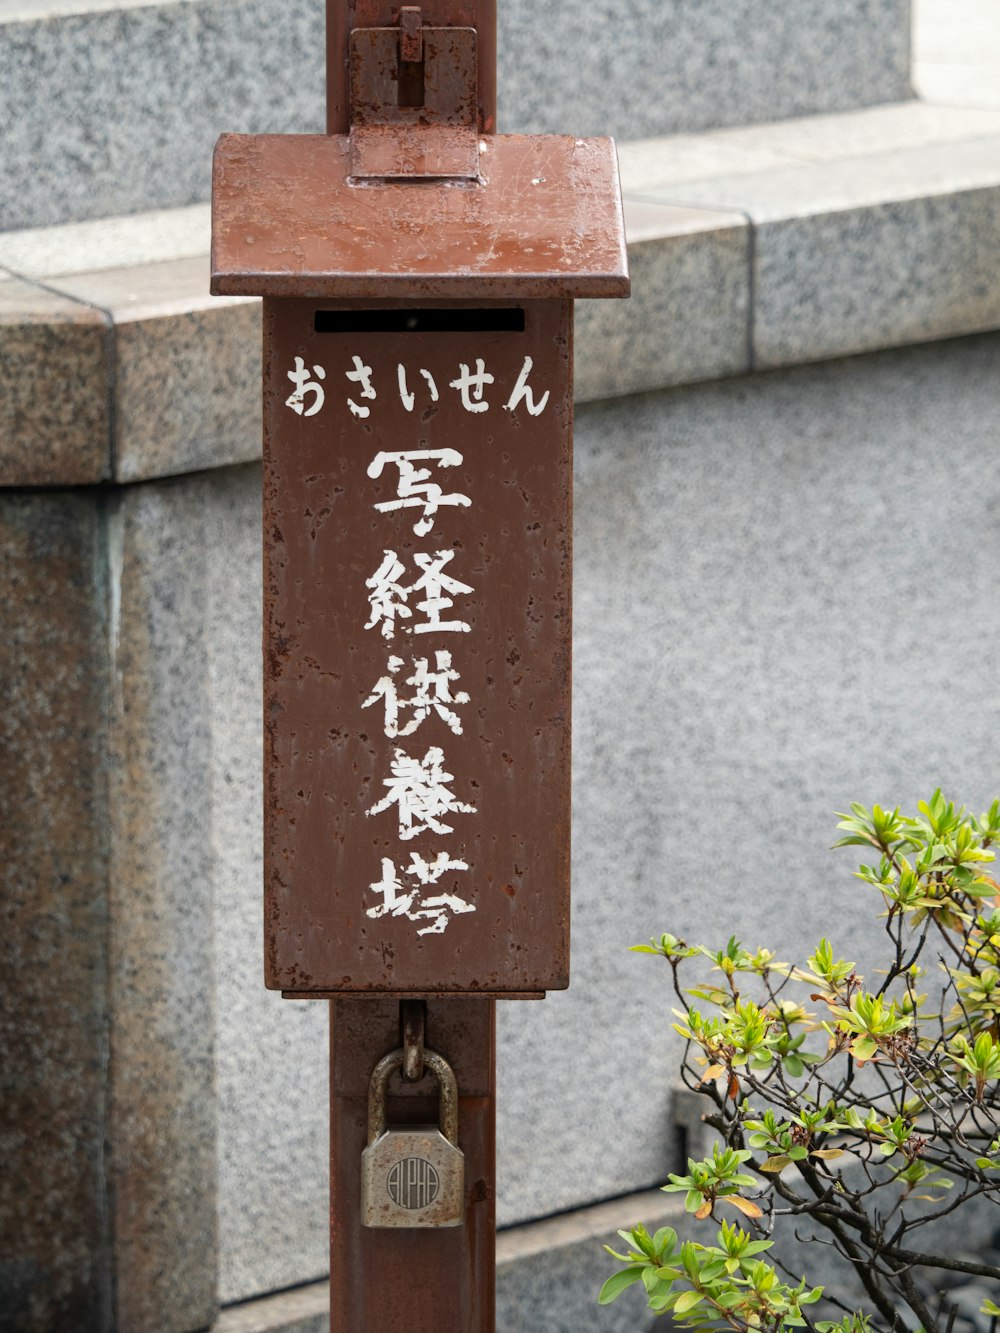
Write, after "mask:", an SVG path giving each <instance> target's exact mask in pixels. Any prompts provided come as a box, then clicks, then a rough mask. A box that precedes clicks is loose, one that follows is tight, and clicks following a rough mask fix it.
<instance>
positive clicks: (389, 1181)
mask: <svg viewBox="0 0 1000 1333" xmlns="http://www.w3.org/2000/svg"><path fill="white" fill-rule="evenodd" d="M402 1064H403V1052H402V1050H399V1051H393V1052H392V1053H391V1054H390V1055H387V1056H385V1057H384V1058H383V1059H381V1060H380V1061H379V1062H378V1064H377V1065H376V1066H375V1068H374V1070H373V1071H372V1076H371V1082H370V1083H369V1085H368V1147H367V1148H366V1149H365V1150H364V1152H363V1153H362V1154H361V1221H362V1223H363V1225H364V1226H366V1227H458V1226H461V1225H462V1212H463V1202H464V1198H463V1196H464V1193H465V1157H464V1156H463V1154H462V1152H461V1150H460V1149H459V1147H458V1087H457V1084H456V1082H455V1075H454V1073H453V1072H452V1069H451V1066H450V1065H449V1064H448V1061H447V1060H445V1059H444V1057H443V1056H440V1055H438V1054H437V1053H436V1052H435V1051H429V1050H426V1049H425V1050H424V1064H425V1066H426V1067H427V1068H428V1069H430V1070H431V1072H432V1073H433V1074H435V1075H436V1077H437V1081H438V1088H439V1103H438V1119H439V1124H437V1125H407V1126H405V1127H402V1128H399V1129H389V1128H387V1127H386V1111H385V1102H386V1093H387V1090H388V1085H389V1076H390V1075H391V1074H392V1073H393V1072H394V1070H397V1069H399V1068H401V1066H402Z"/></svg>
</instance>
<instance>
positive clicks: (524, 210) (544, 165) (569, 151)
mask: <svg viewBox="0 0 1000 1333" xmlns="http://www.w3.org/2000/svg"><path fill="white" fill-rule="evenodd" d="M479 164H480V165H479V175H478V177H477V178H475V179H464V180H463V179H440V178H429V177H412V178H408V179H400V178H392V179H386V178H379V179H360V178H352V177H351V176H350V174H349V173H350V169H351V148H350V136H348V135H325V134H301V135H298V134H259V135H257V134H224V135H223V136H222V137H221V138H220V139H219V142H218V144H217V145H216V149H215V162H214V172H213V185H212V292H213V293H214V294H215V295H218V296H228V295H235V296H303V297H343V298H364V299H376V300H378V299H389V298H407V299H408V298H427V297H431V298H432V297H456V298H469V297H472V298H475V297H479V298H482V299H487V298H497V297H511V296H513V297H525V298H546V297H585V296H591V297H594V296H627V295H628V294H629V278H628V262H627V258H626V252H625V228H624V222H623V220H622V204H621V190H620V187H619V183H618V162H617V156H616V153H615V146H614V143H613V141H612V140H611V139H574V138H571V137H568V136H563V135H554V134H545V135H518V134H509V135H484V136H483V137H482V139H481V140H480V143H479Z"/></svg>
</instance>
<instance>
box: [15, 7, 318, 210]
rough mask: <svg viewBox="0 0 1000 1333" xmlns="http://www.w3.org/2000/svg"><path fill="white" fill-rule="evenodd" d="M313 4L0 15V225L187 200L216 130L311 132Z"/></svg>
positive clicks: (203, 175)
mask: <svg viewBox="0 0 1000 1333" xmlns="http://www.w3.org/2000/svg"><path fill="white" fill-rule="evenodd" d="M323 14H324V11H323V6H322V5H316V4H307V3H303V2H302V0H297V2H296V3H294V4H285V3H276V2H274V3H268V2H267V0H193V2H192V3H180V2H179V0H172V2H167V3H160V4H147V5H141V6H136V7H125V8H122V9H120V10H104V11H98V12H91V13H76V14H69V15H66V14H63V15H60V14H58V13H57V14H55V15H52V16H49V17H47V16H45V15H40V16H39V17H38V18H35V19H30V18H28V19H25V20H23V21H10V22H6V23H4V24H3V28H2V31H3V40H2V42H0V50H2V52H3V55H2V57H0V124H3V125H4V126H5V142H4V150H5V162H6V171H5V174H4V184H3V194H2V199H0V217H2V218H3V219H4V221H3V224H2V225H3V227H4V228H5V229H14V228H17V227H29V226H41V225H43V224H46V223H54V222H66V221H73V220H79V219H81V218H93V217H104V216H109V215H111V214H115V213H133V212H140V211H145V210H149V209H152V208H160V207H166V206H169V205H183V204H191V203H194V202H195V201H196V200H199V199H206V198H208V192H209V169H210V162H211V154H212V146H213V144H214V142H215V140H216V138H217V137H218V135H219V134H220V133H221V132H222V131H223V130H237V131H248V132H253V131H261V130H269V131H272V132H275V133H280V132H283V131H294V130H299V131H310V130H311V131H315V130H318V129H321V128H322V125H323V118H324V111H323V105H324V101H323V96H324V95H323V51H324V38H323Z"/></svg>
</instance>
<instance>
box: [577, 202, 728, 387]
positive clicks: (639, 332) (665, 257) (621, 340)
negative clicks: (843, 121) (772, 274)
mask: <svg viewBox="0 0 1000 1333" xmlns="http://www.w3.org/2000/svg"><path fill="white" fill-rule="evenodd" d="M625 224H626V230H627V234H628V244H629V250H628V256H629V272H630V274H631V278H632V295H631V297H630V298H629V300H627V301H577V302H576V328H575V335H574V337H575V346H576V359H575V397H576V400H577V402H586V401H588V400H591V399H597V398H607V397H613V396H616V395H619V394H628V393H638V392H641V391H642V390H645V389H659V388H666V387H668V386H670V385H674V384H686V383H690V382H692V381H695V380H701V379H715V378H721V377H723V376H726V375H735V374H738V373H740V372H741V371H745V370H747V369H748V368H749V363H750V338H749V334H750V328H749V320H750V232H749V228H748V226H747V223H746V219H745V218H743V217H742V216H741V215H740V214H738V213H715V212H709V211H706V210H701V209H684V208H670V207H665V206H663V205H659V204H644V203H632V202H627V203H626V205H625Z"/></svg>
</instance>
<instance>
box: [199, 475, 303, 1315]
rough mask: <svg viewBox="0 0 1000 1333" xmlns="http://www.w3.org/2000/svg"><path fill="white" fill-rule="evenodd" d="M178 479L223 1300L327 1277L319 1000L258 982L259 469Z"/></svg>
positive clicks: (260, 950) (260, 979)
mask: <svg viewBox="0 0 1000 1333" xmlns="http://www.w3.org/2000/svg"><path fill="white" fill-rule="evenodd" d="M185 485H186V488H187V490H188V492H189V494H190V495H191V496H192V497H195V496H196V497H198V501H199V504H200V505H201V507H202V511H203V513H204V516H205V528H204V541H205V552H204V558H205V564H204V570H205V573H204V580H205V582H204V597H205V603H204V621H203V633H204V635H205V641H206V645H207V653H208V661H207V679H206V688H207V691H208V695H209V700H210V703H209V714H208V717H209V724H210V728H211V741H210V783H211V788H210V805H211V811H212V814H211V824H212V830H211V838H212V847H213V858H214V870H213V883H214V899H215V901H214V919H215V927H214V932H215V935H214V950H215V960H216V974H217V980H216V1016H215V1060H216V1096H217V1121H216V1124H217V1128H216V1134H217V1145H218V1149H217V1151H218V1216H219V1295H220V1299H221V1300H222V1301H223V1302H228V1301H234V1300H242V1299H245V1298H246V1297H248V1296H252V1295H255V1294H256V1293H257V1292H260V1291H269V1290H271V1291H274V1290H280V1289H282V1288H285V1287H290V1286H293V1285H295V1284H297V1283H301V1282H305V1281H309V1280H312V1279H315V1278H317V1277H321V1276H323V1275H324V1274H325V1273H326V1272H327V1271H328V1267H329V1264H328V1241H329V1237H328V1225H329V1224H328V1189H327V1179H328V1166H327V1157H328V1123H327V1106H328V1076H327V1049H328V1037H327V1020H328V1009H329V1006H328V1005H327V1004H326V1003H324V1002H323V1001H322V1000H316V1001H298V1002H296V1001H292V1000H282V999H281V997H280V996H279V995H276V994H274V993H272V992H268V991H265V990H264V982H263V957H264V944H263V921H262V913H261V906H260V900H261V891H262V890H261V886H262V882H263V870H262V860H261V855H262V853H261V828H262V820H263V815H262V809H261V780H260V753H261V747H262V738H261V703H260V698H261V663H260V650H259V646H258V645H259V642H260V625H261V605H260V573H259V565H260V470H259V468H256V467H250V468H231V469H226V470H224V471H218V472H215V473H213V474H212V475H210V476H204V477H201V478H192V479H190V480H189V481H188V482H187V483H186V484H185ZM200 536H201V534H200V533H197V532H195V531H191V533H190V536H189V538H188V540H189V541H192V542H193V541H197V540H199V538H200ZM176 777H177V780H178V781H180V780H182V777H183V774H182V772H178V773H177V775H176Z"/></svg>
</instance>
